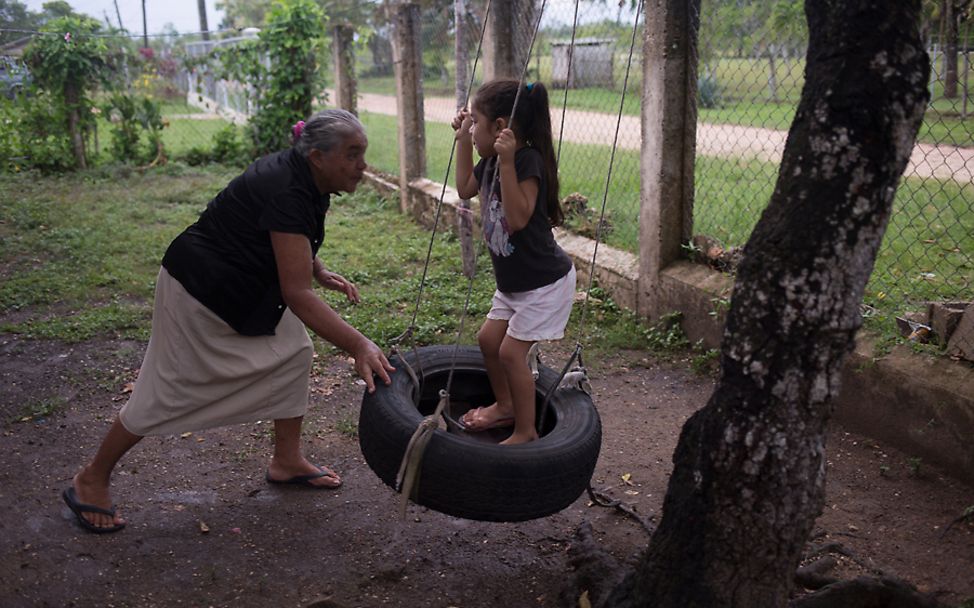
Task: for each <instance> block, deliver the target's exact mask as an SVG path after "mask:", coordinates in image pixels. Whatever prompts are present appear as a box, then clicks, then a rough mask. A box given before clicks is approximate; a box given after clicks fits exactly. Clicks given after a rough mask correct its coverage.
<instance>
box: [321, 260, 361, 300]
mask: <svg viewBox="0 0 974 608" xmlns="http://www.w3.org/2000/svg"><path fill="white" fill-rule="evenodd" d="M315 280H316V281H318V284H319V285H321V286H322V287H324V288H325V289H332V290H334V291H340V292H342V293H344V294H345V297H346V298H348V301H349V302H352V303H354V304H358V303H359V302H361V301H362V300H361V298H360V297H359V294H358V287H356V286H355V283H352V282H351V281H349V280H348V279H346V278H345V277H343V276H342V275H340V274H338V273H337V272H332V271H330V270H325V269H324V268H322V269H321V270H319V271H318V272H316V273H315Z"/></svg>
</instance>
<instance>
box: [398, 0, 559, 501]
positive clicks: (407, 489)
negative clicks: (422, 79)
mask: <svg viewBox="0 0 974 608" xmlns="http://www.w3.org/2000/svg"><path fill="white" fill-rule="evenodd" d="M546 4H547V0H544V1H543V2H542V3H541V10H540V11H538V19H537V21H536V22H535V24H534V32H533V34H532V36H531V44H530V46H528V53H527V60H526V61H525V65H524V68H523V69H522V70H521V77H520V79H519V80H518V87H517V93H516V94H515V96H514V105H513V107H512V108H511V117H510V119H509V120H508V126H510V125H511V123H512V122H513V120H514V113H515V111H516V110H517V104H518V101H519V99H520V96H521V86H522V84H523V82H524V77H525V75H526V74H527V70H528V62H529V61H530V59H531V50H532V49H533V48H534V41H535V39H536V38H537V36H538V29H540V27H541V17H542V16H544V9H545V5H546ZM489 10H490V0H488V4H487V11H489ZM487 17H488V13H487V12H486V11H485V14H484V29H483V30H481V33H480V42H479V43H478V45H477V55H476V57H475V58H474V67H473V69H472V70H471V76H470V86H469V87H468V88H467V101H469V97H470V89H472V88H473V78H474V75H475V74H476V71H477V59H479V57H480V51H481V49H482V45H483V40H484V31H485V30H486V28H487ZM464 106H466V103H464ZM455 150H456V146H452V147H451V150H450V159H449V161H448V163H447V170H446V179H444V180H443V189H442V190H441V192H440V200H439V202H438V203H437V206H436V217H435V219H434V221H433V234H432V235H431V236H430V245H429V249H428V250H427V253H426V263H425V265H424V267H423V277H422V279H421V281H420V293H419V294H418V295H417V296H416V306H415V309H414V311H413V318H412V321H411V322H410V325H409V329H407V330H406V332H404V333H403V335H406V334H407V333H411V330H412V328H413V327H414V326H415V323H416V316H417V315H418V313H419V303H420V298H421V297H422V290H423V286H424V285H425V282H426V275H427V271H428V269H429V263H430V258H431V256H432V251H433V239H434V237H435V235H436V226H437V225H438V224H439V219H440V211H441V209H442V207H443V198H444V196H445V194H446V182H447V181H448V180H449V178H450V166H451V165H452V164H453V156H454V152H455ZM498 173H499V172H498V171H497V167H496V163H495V167H494V175H493V179H491V186H490V191H489V193H488V197H487V200H490V197H491V196H493V193H494V185H495V184H496V183H497V181H498ZM479 240H480V241H482V239H479ZM482 245H483V243H482V242H481V243H480V244H479V245H478V247H477V253H475V255H474V259H476V258H477V257H478V253H479V249H480V247H481V246H482ZM475 276H476V274H475V273H472V276H471V277H470V278H469V280H468V282H467V296H466V298H465V300H464V303H463V311H462V312H461V314H460V326H459V329H458V331H457V337H456V340H455V341H454V344H453V354H452V356H451V360H450V372H449V374H448V376H447V381H446V388H444V389H442V390H441V391H440V401H439V403H438V404H437V406H436V411H435V412H433V414H432V415H430V416H426V417H425V418H423V420H422V422H420V424H419V426H418V427H417V428H416V431H415V432H414V433H413V436H412V437H411V438H410V439H409V444H408V445H407V446H406V451H405V453H404V454H403V459H402V462H401V463H400V465H399V473H398V475H397V476H396V486H397V488H398V489H399V491H400V492H401V493H402V496H403V507H402V517H403V519H405V517H406V506H407V505H408V501H409V499H410V497H411V496H412V494H413V493H414V492H416V491H417V489H418V487H419V486H418V480H419V472H420V469H421V467H422V462H423V453H424V452H425V451H426V446H427V445H428V444H429V442H430V440H431V439H432V438H433V433H434V431H436V429H437V428H439V420H440V417H441V416H442V415H443V412H444V411H446V418H447V420H449V421H451V422H453V416H452V415H451V413H450V388H451V387H452V385H453V373H454V371H455V370H456V358H457V352H458V351H459V349H460V338H461V337H462V335H463V328H464V324H465V321H466V318H467V311H468V310H469V308H470V295H471V293H472V292H473V285H474V278H475ZM454 423H455V422H454Z"/></svg>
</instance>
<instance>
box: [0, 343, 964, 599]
mask: <svg viewBox="0 0 974 608" xmlns="http://www.w3.org/2000/svg"><path fill="white" fill-rule="evenodd" d="M143 350H144V345H143V344H141V343H137V342H114V341H97V342H88V343H83V344H76V345H66V344H62V343H56V342H50V341H31V340H25V339H22V338H19V337H17V336H13V335H2V334H0V386H2V392H0V415H2V421H3V427H2V439H0V442H2V444H0V445H2V453H3V460H2V462H0V508H2V511H3V513H4V517H3V518H2V519H0V605H2V606H5V607H15V606H59V607H60V606H140V607H142V606H230V605H233V606H275V607H277V606H281V607H290V606H294V607H299V606H309V605H316V606H331V607H332V608H336V607H343V608H350V607H353V606H355V607H357V606H363V607H371V606H402V607H410V608H413V607H426V606H431V607H447V606H455V607H458V608H475V607H480V606H504V607H533V606H557V605H559V595H560V594H561V593H562V591H563V590H564V589H566V588H567V587H568V586H569V584H570V575H569V574H568V573H567V570H568V562H567V555H566V549H567V547H568V545H569V543H570V542H571V536H572V533H573V531H574V530H575V529H576V528H577V527H578V525H579V524H580V523H581V522H583V521H585V520H588V521H589V522H590V523H591V525H592V527H593V529H594V531H595V535H596V537H597V538H598V540H599V541H600V542H601V543H602V544H603V546H604V547H605V548H606V549H608V550H609V551H610V552H611V553H612V554H613V555H614V556H616V557H617V558H619V559H620V560H624V561H625V560H629V559H631V558H632V557H633V556H634V555H636V554H637V552H638V551H639V550H640V549H642V548H643V547H645V545H646V543H647V541H648V536H647V534H646V532H645V531H644V530H643V529H642V528H641V527H640V526H639V524H638V523H636V522H635V521H634V520H632V519H630V518H627V517H625V516H623V515H621V514H620V513H618V512H616V511H613V510H609V509H604V508H599V507H595V506H590V505H589V501H588V498H587V497H586V496H582V497H580V498H579V499H578V500H577V501H576V502H575V503H574V504H573V505H571V506H570V507H569V508H568V509H566V510H564V511H562V512H560V513H558V514H556V515H553V516H551V517H547V518H544V519H541V520H535V521H530V522H525V523H518V524H493V523H482V522H474V521H466V520H460V519H455V518H452V517H448V516H445V515H441V514H439V513H436V512H432V511H428V510H425V509H423V508H419V507H415V506H412V507H410V509H409V514H408V517H407V519H406V520H405V521H402V520H400V519H399V516H398V506H399V502H398V500H397V499H398V496H397V495H395V494H394V493H393V492H392V491H391V490H390V489H389V488H387V487H386V486H384V485H383V484H382V483H381V482H380V481H379V479H378V478H377V477H376V476H375V475H374V474H373V473H372V471H371V470H370V469H369V468H368V466H367V465H366V464H365V463H364V461H363V458H362V455H361V452H360V450H359V446H358V443H357V440H356V438H355V437H354V436H353V434H352V432H351V431H352V429H353V426H352V425H353V423H354V422H355V421H357V412H358V407H359V405H360V403H361V394H362V387H361V386H360V385H359V384H357V383H356V381H355V379H354V378H353V376H352V374H351V369H350V367H349V365H348V363H347V362H346V361H345V360H344V359H342V358H338V357H328V356H321V357H319V358H318V360H317V363H316V373H315V378H314V393H313V398H312V407H311V410H310V413H309V416H308V418H307V426H306V428H307V436H308V451H309V453H310V454H312V455H313V456H314V458H315V459H316V460H317V461H318V462H321V463H324V464H328V465H330V466H333V467H335V468H336V469H337V470H338V471H340V472H341V474H342V475H343V479H344V486H343V487H342V488H341V489H339V490H337V491H313V490H307V489H301V488H283V489H279V488H278V487H276V486H275V487H269V486H268V485H267V484H266V483H265V482H264V466H265V463H266V458H267V457H268V455H269V449H270V441H271V437H270V432H269V429H270V426H269V425H268V424H267V423H262V424H251V425H243V426H236V427H230V428H224V429H218V430H211V431H205V432H198V433H192V434H189V435H187V436H181V437H168V438H161V439H160V438H148V439H146V440H144V441H143V442H142V443H141V444H139V445H138V446H137V447H136V448H135V449H134V450H133V451H132V452H131V453H130V454H129V455H128V456H127V457H126V458H125V459H124V460H123V461H122V464H121V465H120V468H119V469H118V470H117V472H116V477H115V494H114V499H115V501H116V502H117V503H118V505H119V508H120V510H121V511H122V512H123V514H124V516H125V517H126V518H127V519H128V521H129V524H128V527H127V529H125V530H124V531H122V532H121V533H118V534H113V535H107V536H96V535H92V534H88V533H85V532H84V531H83V530H81V529H80V528H79V527H78V526H77V525H76V524H75V523H74V521H73V519H72V516H71V513H70V511H69V510H68V509H67V507H66V506H65V505H64V503H63V502H62V501H61V498H60V496H59V495H60V492H61V490H62V489H63V488H64V487H66V486H67V485H68V484H69V482H70V479H71V476H72V475H73V474H74V472H75V471H76V469H77V467H78V466H79V465H80V463H81V462H82V461H83V460H84V459H85V458H87V457H89V456H90V455H91V454H92V453H93V451H94V449H95V447H96V445H97V443H98V441H99V440H100V438H101V436H102V434H103V433H104V431H105V430H106V429H107V427H108V424H109V422H110V420H111V419H112V417H113V415H114V413H115V411H116V410H117V408H118V407H120V406H121V405H122V403H123V402H124V399H125V392H124V391H125V387H126V384H127V383H129V382H131V381H132V380H134V377H135V373H136V372H135V370H136V368H137V367H138V366H139V364H140V362H141V357H142V353H143ZM546 360H547V361H548V362H549V365H552V366H553V367H558V366H560V365H561V362H563V361H564V353H558V352H556V351H549V352H548V356H547V358H546ZM586 362H587V363H588V364H589V368H590V376H591V377H592V381H593V385H594V389H595V393H596V394H595V396H594V401H595V403H596V405H597V406H598V409H599V412H600V414H601V417H602V421H603V428H604V440H603V445H602V452H601V456H600V458H599V463H598V466H597V469H596V473H595V478H594V479H593V485H595V486H596V487H597V488H601V489H605V490H606V491H607V492H608V493H609V494H610V495H612V496H615V497H617V498H620V499H623V500H624V501H626V502H627V503H628V504H630V505H632V506H633V507H635V509H636V510H637V511H638V512H640V513H642V514H643V515H644V516H647V517H649V516H651V515H652V514H654V513H658V510H659V508H660V505H661V503H662V498H663V495H664V493H665V489H666V485H665V484H666V481H667V477H668V475H669V472H670V470H671V454H672V452H673V448H674V446H675V444H676V439H677V435H678V432H679V429H680V427H681V425H682V424H683V422H684V421H685V420H686V419H687V417H688V416H689V415H690V414H691V413H692V412H693V411H694V410H695V409H696V408H698V407H700V406H702V405H703V404H704V403H706V400H707V397H708V396H709V394H710V391H711V390H712V380H711V379H709V378H705V377H701V376H698V375H695V374H693V373H692V372H688V371H687V370H686V369H684V368H683V367H680V366H677V365H675V364H669V363H666V364H661V363H657V362H654V361H652V360H650V359H647V358H646V355H645V354H644V353H620V354H618V355H616V356H613V357H612V358H611V359H610V360H601V361H595V360H592V358H591V357H590V356H586ZM31 409H42V410H50V412H49V413H47V414H42V415H39V416H35V417H30V418H29V419H28V420H23V418H25V414H26V413H27V412H29V411H30V410H31ZM624 475H628V477H627V478H628V480H629V483H626V482H624V481H623V476H624ZM629 484H631V485H629ZM971 505H974V491H972V488H970V487H967V486H965V485H963V484H961V483H959V482H957V481H954V480H952V479H951V478H949V477H947V476H945V475H943V474H942V473H941V472H938V471H935V470H932V469H930V468H929V467H927V466H925V465H923V464H922V463H920V462H918V461H916V460H911V459H910V458H909V456H907V455H905V454H902V453H899V452H897V450H896V449H895V448H894V447H892V446H887V445H880V444H878V443H876V442H875V441H873V440H871V439H867V438H864V437H861V436H856V435H853V434H849V433H846V432H843V431H842V429H840V428H836V429H833V432H832V436H831V438H830V442H829V470H828V498H827V504H826V508H825V512H824V514H823V515H822V516H821V517H820V519H819V520H818V522H817V526H816V533H815V536H816V539H817V541H818V542H824V541H836V542H838V543H841V544H842V545H843V546H844V547H845V548H846V549H848V550H850V552H851V553H852V554H853V555H854V556H855V557H856V559H852V558H841V559H840V564H839V566H838V573H839V574H842V575H843V576H854V575H856V574H859V573H861V572H862V571H864V570H868V569H874V570H881V571H883V572H886V573H889V574H895V575H898V576H900V577H903V578H905V579H906V580H908V581H910V582H911V583H913V584H914V585H916V586H917V587H919V588H920V589H921V590H924V591H927V592H930V593H933V594H935V595H936V596H938V598H939V599H940V600H941V601H943V602H946V603H948V604H950V605H960V604H961V603H962V602H966V601H969V598H974V575H972V573H974V524H972V523H970V522H969V521H966V522H959V523H954V524H953V525H952V526H951V522H953V521H954V520H956V519H957V518H958V517H959V516H961V515H962V514H963V513H964V510H965V509H966V508H968V507H969V506H971ZM969 519H970V518H969ZM948 528H949V529H948ZM329 598H330V599H329Z"/></svg>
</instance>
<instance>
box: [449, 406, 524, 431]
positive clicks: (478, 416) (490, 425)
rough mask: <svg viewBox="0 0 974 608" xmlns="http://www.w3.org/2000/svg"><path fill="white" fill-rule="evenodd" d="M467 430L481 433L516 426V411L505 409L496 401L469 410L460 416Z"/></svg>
mask: <svg viewBox="0 0 974 608" xmlns="http://www.w3.org/2000/svg"><path fill="white" fill-rule="evenodd" d="M460 422H461V423H462V424H463V428H464V430H466V431H470V432H472V433H479V432H481V431H487V430H490V429H503V428H508V427H512V426H514V411H513V410H511V411H505V410H503V409H501V407H500V406H499V405H497V404H496V403H495V404H493V405H490V406H487V407H478V408H474V409H472V410H469V411H467V413H466V414H464V415H463V416H461V417H460Z"/></svg>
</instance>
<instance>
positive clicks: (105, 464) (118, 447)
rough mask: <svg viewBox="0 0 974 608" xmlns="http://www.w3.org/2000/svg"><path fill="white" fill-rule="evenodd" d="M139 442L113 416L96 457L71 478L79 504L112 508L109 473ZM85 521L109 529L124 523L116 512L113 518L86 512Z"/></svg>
mask: <svg viewBox="0 0 974 608" xmlns="http://www.w3.org/2000/svg"><path fill="white" fill-rule="evenodd" d="M141 440H142V436H141V435H135V434H133V433H130V432H129V431H128V430H127V429H126V428H125V427H124V426H122V422H121V421H120V420H119V419H118V417H116V418H115V421H114V422H113V423H112V426H111V428H109V429H108V433H106V434H105V438H104V439H102V441H101V445H100V446H98V451H97V452H96V453H95V457H94V458H93V459H92V460H91V462H89V463H88V464H87V465H85V466H84V468H82V469H81V471H79V472H78V474H77V475H75V476H74V480H73V481H72V485H73V486H74V492H75V496H76V497H77V500H78V502H81V503H84V504H88V505H93V506H96V507H101V508H103V509H111V508H112V496H111V490H110V485H111V480H112V471H114V470H115V465H117V464H118V461H119V460H121V459H122V456H124V455H125V453H126V452H128V451H129V450H130V449H132V448H133V447H134V446H135V444H137V443H138V442H139V441H141ZM84 518H85V519H87V520H88V521H89V522H90V523H91V524H92V525H94V526H97V527H99V528H111V527H113V526H116V525H121V524H124V523H125V520H124V519H122V516H121V515H119V514H118V513H116V514H115V517H114V518H112V516H110V515H103V514H101V513H85V514H84Z"/></svg>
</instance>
